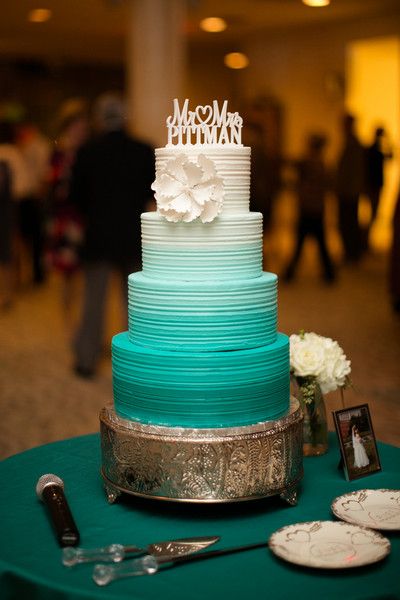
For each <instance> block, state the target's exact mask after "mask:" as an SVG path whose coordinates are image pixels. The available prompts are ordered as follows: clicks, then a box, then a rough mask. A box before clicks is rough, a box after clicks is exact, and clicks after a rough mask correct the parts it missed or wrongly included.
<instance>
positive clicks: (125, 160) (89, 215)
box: [71, 94, 155, 377]
mask: <svg viewBox="0 0 400 600" xmlns="http://www.w3.org/2000/svg"><path fill="white" fill-rule="evenodd" d="M95 122H96V126H97V131H98V135H97V136H96V137H95V138H94V139H93V140H91V141H90V142H89V143H87V144H86V145H85V146H83V147H82V148H81V150H80V151H79V152H78V155H77V158H76V162H75V165H74V169H73V173H72V181H71V200H72V201H73V202H74V203H75V204H76V205H77V206H78V208H79V209H80V211H81V214H82V217H83V221H84V228H85V239H84V245H83V249H82V258H83V261H84V278H85V292H84V302H83V311H82V318H81V323H80V326H79V329H78V332H77V336H76V340H75V359H76V362H75V372H76V373H77V375H80V376H83V377H90V376H92V375H93V374H94V372H95V369H96V364H97V361H98V358H99V355H100V352H101V346H102V336H103V323H104V312H105V300H106V292H107V287H108V282H109V279H110V275H111V273H112V271H114V270H118V271H119V272H120V274H121V277H122V283H123V290H124V298H125V299H126V304H125V306H127V277H128V275H129V273H131V272H132V271H134V270H138V268H139V265H140V258H141V244H140V238H141V236H140V214H141V213H142V212H143V211H144V210H145V207H146V203H147V202H148V201H149V200H150V198H151V197H152V191H151V187H150V186H151V183H152V182H153V181H154V177H155V165H154V152H153V149H152V148H151V147H150V146H148V145H147V144H144V143H142V142H140V141H138V140H135V139H133V138H132V137H130V136H129V135H128V134H127V133H126V131H125V129H124V125H125V108H124V103H123V101H122V99H121V98H120V97H119V96H117V95H114V94H106V95H104V96H101V97H100V98H99V99H98V101H97V103H96V107H95Z"/></svg>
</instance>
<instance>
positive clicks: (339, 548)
mask: <svg viewBox="0 0 400 600" xmlns="http://www.w3.org/2000/svg"><path fill="white" fill-rule="evenodd" d="M268 545H269V547H270V549H271V550H272V552H273V553H274V554H276V556H279V558H283V559H284V560H287V561H289V562H292V563H294V564H297V565H303V566H305V567H314V568H320V569H347V568H351V567H361V566H363V565H369V564H371V563H374V562H377V561H379V560H382V559H383V558H385V556H387V555H388V554H389V552H390V542H389V540H388V539H386V538H385V537H384V536H383V535H382V534H380V533H378V532H377V531H372V530H370V529H365V528H363V527H359V526H358V525H351V524H348V523H344V522H343V521H339V522H337V521H311V522H309V523H296V524H294V525H287V526H286V527H283V528H282V529H278V531H276V532H275V533H273V534H272V535H271V537H270V539H269V542H268Z"/></svg>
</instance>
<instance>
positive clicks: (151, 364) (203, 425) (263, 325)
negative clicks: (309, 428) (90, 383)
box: [102, 100, 301, 499]
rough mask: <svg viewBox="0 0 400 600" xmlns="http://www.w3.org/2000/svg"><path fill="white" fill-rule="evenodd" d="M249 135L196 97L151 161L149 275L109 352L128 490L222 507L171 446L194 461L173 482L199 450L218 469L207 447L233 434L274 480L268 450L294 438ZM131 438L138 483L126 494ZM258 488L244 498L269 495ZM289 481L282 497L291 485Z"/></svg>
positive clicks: (106, 422) (285, 357) (111, 429)
mask: <svg viewBox="0 0 400 600" xmlns="http://www.w3.org/2000/svg"><path fill="white" fill-rule="evenodd" d="M241 128H242V119H241V117H240V116H239V115H238V113H231V112H228V110H227V102H226V101H225V102H224V103H223V105H222V107H219V106H218V103H217V102H216V101H214V103H213V105H212V106H205V107H197V108H196V109H195V110H194V111H191V110H189V106H188V100H186V101H185V102H184V104H183V106H182V107H180V106H179V103H178V101H177V100H175V101H174V114H173V115H172V116H171V117H169V118H168V119H167V129H168V143H167V145H166V147H164V148H159V149H157V150H156V180H155V182H154V184H153V189H154V191H155V198H156V201H157V211H156V212H151V213H144V214H143V215H142V249H143V270H142V271H141V272H139V273H133V274H132V275H130V276H129V282H128V285H129V307H128V308H129V331H127V332H125V333H121V334H119V335H117V336H115V337H114V339H113V342H112V366H113V387H114V407H115V413H114V411H112V410H111V411H110V410H108V412H107V414H106V415H104V414H103V418H102V421H103V455H104V457H105V458H104V461H103V462H104V467H103V474H104V475H105V477H106V479H108V480H109V483H110V482H111V483H116V484H117V485H119V487H120V488H122V489H125V490H126V489H127V488H128V491H132V492H133V493H148V494H149V495H155V496H166V497H173V498H175V499H176V498H178V499H200V498H203V497H206V498H207V499H224V498H220V496H221V494H222V496H223V495H224V493H225V492H223V491H222V492H221V489H220V487H221V486H220V484H219V485H217V484H215V485H214V486H213V484H212V482H211V483H210V482H208V483H207V486H206V491H205V492H204V489H198V490H197V492H193V490H192V491H191V492H188V490H187V489H186V488H185V489H183V487H184V486H183V484H182V486H181V484H180V483H179V481H173V480H174V477H175V479H176V475H173V474H172V473H171V472H170V470H171V469H170V466H168V465H167V462H168V460H170V458H171V448H170V446H171V444H172V446H171V447H172V448H174V449H175V450H176V448H177V446H176V444H177V443H179V444H181V445H182V444H183V445H184V451H183V450H182V449H181V455H182V452H183V453H184V454H185V453H186V458H185V459H183V463H182V461H181V463H182V464H181V465H180V467H178V472H179V475H178V479H179V478H182V477H183V479H184V473H183V471H184V470H185V468H187V467H188V465H189V471H191V467H190V458H188V455H187V452H189V454H190V452H192V451H193V452H195V453H196V452H197V454H198V451H199V448H201V444H202V443H203V444H204V443H205V444H206V446H207V451H206V454H208V455H209V456H208V459H207V460H208V461H210V460H211V458H210V450H212V452H213V453H214V454H215V453H217V454H218V452H219V450H218V449H216V447H215V444H217V445H218V444H219V443H220V442H219V441H218V442H216V440H220V441H221V440H222V441H221V443H222V448H223V452H225V451H226V448H227V443H228V442H229V440H231V437H232V435H233V437H234V441H238V439H239V438H241V441H243V436H246V435H248V436H250V438H249V439H252V440H253V441H254V440H255V439H256V440H258V442H259V438H260V439H261V438H262V439H263V440H264V441H263V442H261V445H260V453H261V454H262V453H263V452H264V455H265V456H264V455H263V461H264V462H265V464H264V467H265V469H266V470H267V471H268V469H270V470H271V468H273V465H272V463H271V457H270V456H269V450H268V449H267V448H266V440H267V441H268V444H270V443H271V440H272V438H271V436H272V437H273V436H274V435H276V431H277V429H276V427H278V429H279V428H280V429H282V428H283V430H284V431H286V430H287V428H289V430H290V431H292V430H293V427H294V425H293V424H296V425H295V429H296V432H297V431H298V429H299V427H298V425H297V424H298V422H299V418H298V411H296V410H295V409H294V408H293V406H292V409H290V407H289V404H290V402H289V395H290V392H289V341H288V338H287V336H285V335H284V334H281V333H277V277H276V275H274V274H272V273H264V272H263V271H262V215H261V214H260V213H254V212H250V211H249V200H250V148H247V147H244V146H243V145H242V143H241ZM292 433H293V432H292ZM121 436H122V438H123V439H122V440H121ZM124 436H127V437H126V438H125V437H124ZM238 436H239V437H238ZM278 437H279V435H278ZM297 437H298V436H297ZM293 439H294V438H293V435H292V434H291V438H290V442H291V443H292V441H293ZM116 440H117V441H116ZM127 440H128V441H129V444H130V459H128V462H129V469H128V470H129V474H130V475H129V476H128V480H129V481H128V480H127V479H126V477H127V476H126V473H125V475H123V478H124V485H121V481H120V479H121V477H120V474H118V473H119V470H120V468H121V464H122V463H124V462H126V460H127V457H121V456H120V454H121V452H123V448H124V443H125V442H126V441H127ZM231 441H232V440H231ZM152 442H156V443H157V444H158V445H161V449H160V448H159V449H158V458H159V463H160V464H159V465H158V467H157V469H156V470H157V471H158V475H154V473H153V474H152V473H148V474H147V475H145V476H144V474H143V461H144V462H145V463H146V464H147V465H148V466H149V470H150V471H151V472H152V471H154V468H155V466H154V465H152V459H151V456H149V455H152V452H153V450H154V449H152ZM280 443H281V442H280ZM185 444H186V445H185ZM187 444H189V445H187ZM268 444H267V445H268ZM224 446H225V448H224ZM300 447H301V442H300ZM167 448H169V449H167ZM292 450H293V449H292ZM292 450H291V454H290V457H289V462H290V465H291V467H290V468H291V469H293V464H294V463H293V461H294V462H296V460H297V462H296V465H295V468H294V470H295V471H296V477H295V478H298V476H299V471H300V470H301V464H300V466H299V465H298V464H297V463H298V462H299V460H298V457H297V447H294V456H292V454H293V451H292ZM110 452H111V454H112V458H110ZM118 453H119V454H118ZM165 454H166V455H168V457H169V458H168V460H167V459H166V456H165ZM200 454H201V452H200ZM261 454H260V456H261ZM275 454H276V453H275ZM117 455H118V456H117ZM139 455H140V458H139ZM214 458H215V457H214ZM275 458H276V456H275ZM176 459H177V457H176V456H175V458H174V459H173V461H172V462H174V461H176ZM231 459H232V457H230V458H229V460H230V461H231ZM204 460H205V462H204V464H202V465H201V466H200V472H201V473H202V476H204V475H205V471H206V470H207V464H208V463H207V460H206V459H204ZM213 460H214V459H213ZM188 461H189V462H188ZM178 462H179V460H178ZM217 462H218V461H217ZM253 462H254V461H253ZM300 463H301V460H300ZM151 465H152V466H151ZM231 467H232V465H231ZM231 467H230V468H231ZM275 467H276V465H275ZM232 468H235V467H234V466H233V467H232ZM236 468H237V465H236ZM254 468H255V467H254V464H253V466H252V467H251V469H253V470H254ZM257 468H261V467H257ZM182 469H183V470H182ZM172 470H173V471H174V470H175V467H173V468H172ZM117 472H118V473H117ZM253 475H254V474H253ZM129 477H130V479H129ZM143 477H145V483H144V482H143ZM146 477H147V479H146ZM154 477H155V479H154ZM263 477H264V481H265V478H267V479H268V477H267V476H266V475H264V476H263V475H262V474H261V473H259V475H257V477H256V479H257V481H258V483H257V484H256V487H255V489H254V490H253V489H250V490H249V493H248V494H247V496H248V495H250V496H256V495H268V493H267V492H269V490H268V489H263V487H262V480H263ZM152 478H153V479H152ZM253 478H254V477H253ZM116 479H118V481H115V480H116ZM149 479H150V480H151V482H150V484H149V483H148V482H149ZM289 479H290V477H289ZM158 480H159V481H158ZM161 480H162V481H161ZM146 482H147V483H146ZM220 483H221V482H220ZM283 483H284V485H282V486H281V487H282V489H280V488H279V485H278V488H279V490H278V491H280V492H281V491H282V490H283V489H285V488H286V487H287V485H289V484H290V483H291V481H289V482H283ZM146 486H147V487H146ZM157 486H158V487H157ZM166 486H167V491H166ZM260 486H261V487H260ZM216 487H218V490H216ZM226 487H229V485H227V486H225V488H226ZM231 487H232V486H231ZM264 487H265V485H264ZM144 488H146V489H144ZM200 488H202V486H200ZM225 488H224V489H225ZM267 488H268V484H267ZM275 492H277V490H275ZM196 493H197V496H196ZM229 493H231V497H232V498H235V497H236V496H237V493H233V494H232V490H231V492H229V490H228V491H227V494H228V496H227V497H228V498H229V497H230V496H229ZM188 494H189V496H188ZM193 494H194V495H193ZM199 494H200V498H199V497H198V496H199ZM239 495H240V497H242V496H243V492H239Z"/></svg>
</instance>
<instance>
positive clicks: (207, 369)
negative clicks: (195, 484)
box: [112, 332, 289, 428]
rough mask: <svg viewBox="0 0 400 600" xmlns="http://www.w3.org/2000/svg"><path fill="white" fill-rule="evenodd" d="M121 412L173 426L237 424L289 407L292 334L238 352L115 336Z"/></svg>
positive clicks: (274, 415) (116, 393) (114, 358)
mask: <svg viewBox="0 0 400 600" xmlns="http://www.w3.org/2000/svg"><path fill="white" fill-rule="evenodd" d="M112 367H113V388H114V403H115V410H116V412H117V414H118V415H119V416H120V417H122V418H125V419H129V420H134V421H139V422H141V423H147V424H153V425H154V424H155V425H167V426H172V427H195V428H202V427H206V428H207V427H235V426H242V425H250V424H254V423H258V422H261V421H266V420H271V419H277V418H279V417H282V416H283V415H284V414H285V413H286V412H287V410H288V407H289V340H288V338H287V336H285V335H283V334H280V333H279V334H278V336H277V338H276V340H275V342H274V343H272V344H269V345H264V346H260V347H258V348H251V349H248V350H237V351H235V352H199V353H196V352H173V351H167V350H156V349H154V348H146V347H143V346H139V345H137V344H133V343H132V342H130V340H129V336H128V333H127V332H125V333H120V334H118V335H116V336H115V337H114V338H113V341H112Z"/></svg>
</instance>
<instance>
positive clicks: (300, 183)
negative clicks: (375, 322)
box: [284, 133, 335, 283]
mask: <svg viewBox="0 0 400 600" xmlns="http://www.w3.org/2000/svg"><path fill="white" fill-rule="evenodd" d="M326 142H327V140H326V137H325V136H324V135H320V134H316V133H315V134H310V135H309V136H308V138H307V142H306V151H305V155H304V158H303V159H301V160H299V161H298V162H294V163H293V164H294V167H295V170H296V172H297V178H296V191H297V197H298V203H299V216H298V222H297V234H296V237H297V241H296V247H295V250H294V253H293V256H292V259H291V260H290V262H289V265H288V267H287V269H286V272H285V274H284V280H285V281H291V280H292V279H293V277H294V275H295V271H296V267H297V264H298V262H299V259H300V256H301V252H302V249H303V244H304V241H305V239H306V238H307V237H308V236H310V237H313V238H314V239H315V240H316V242H317V244H318V250H319V255H320V260H321V265H322V267H323V278H324V280H325V281H326V282H329V283H331V282H333V281H334V280H335V271H334V267H333V263H332V260H331V257H330V255H329V251H328V247H327V244H326V236H325V229H324V212H325V197H326V194H327V192H328V190H329V188H330V187H331V186H330V183H331V182H330V179H331V178H330V177H329V174H328V170H327V168H326V166H325V162H324V148H325V146H326Z"/></svg>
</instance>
